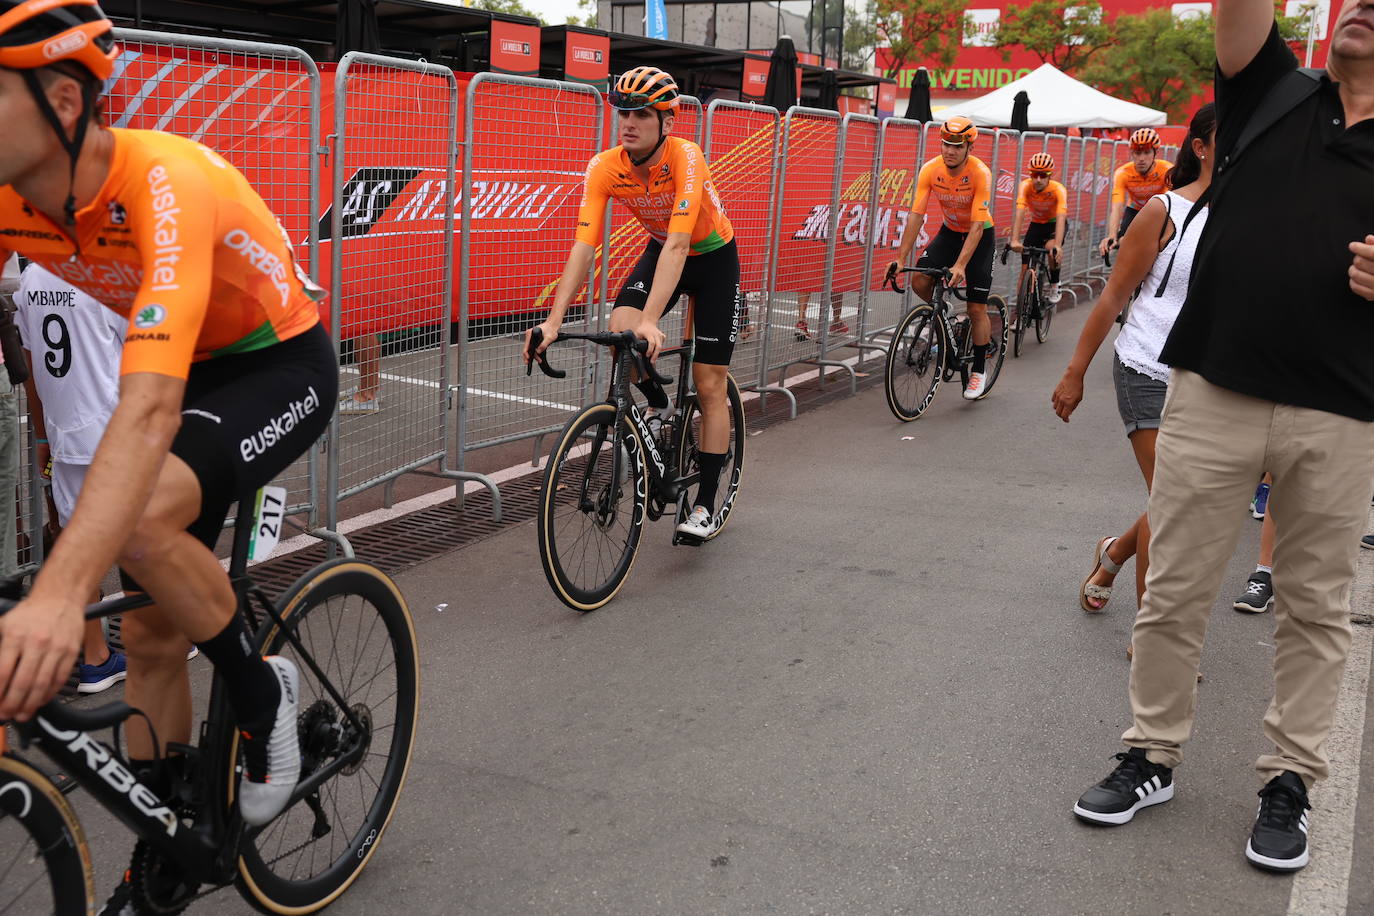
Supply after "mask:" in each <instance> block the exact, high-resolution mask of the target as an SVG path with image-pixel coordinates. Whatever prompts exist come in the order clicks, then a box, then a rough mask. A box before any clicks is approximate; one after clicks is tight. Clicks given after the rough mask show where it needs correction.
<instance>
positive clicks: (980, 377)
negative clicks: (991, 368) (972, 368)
mask: <svg viewBox="0 0 1374 916" xmlns="http://www.w3.org/2000/svg"><path fill="white" fill-rule="evenodd" d="M987 382H988V376H987V373H986V372H970V373H969V374H968V387H967V388H965V389H964V400H965V401H976V400H978V399H979V398H981V397H982V396H983V395H984V394H985V393H987V390H988V385H987Z"/></svg>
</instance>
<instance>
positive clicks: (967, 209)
mask: <svg viewBox="0 0 1374 916" xmlns="http://www.w3.org/2000/svg"><path fill="white" fill-rule="evenodd" d="M931 194H934V195H935V199H936V200H938V201H939V202H940V209H941V210H942V211H943V212H944V217H945V225H946V226H948V227H949V228H950V230H951V231H953V232H968V231H969V228H970V227H971V226H972V224H973V223H975V222H978V223H982V224H983V226H984V228H991V226H992V213H991V212H990V211H989V210H988V204H989V202H990V201H991V200H992V172H990V171H988V167H987V166H986V165H984V164H983V160H981V159H979V158H978V157H977V156H969V157H968V161H967V162H965V163H964V167H963V168H961V169H960V170H959V172H958V174H950V171H949V168H948V167H947V166H946V165H945V161H944V160H943V159H941V158H940V157H939V156H936V157H935V158H934V159H932V160H930V161H929V162H927V163H926V164H925V165H924V166H922V168H921V174H920V175H919V176H917V178H916V200H915V202H914V203H913V204H912V205H911V212H912V213H915V214H918V215H920V216H925V212H926V208H927V207H928V206H929V204H930V195H931Z"/></svg>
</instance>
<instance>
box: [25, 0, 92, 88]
mask: <svg viewBox="0 0 1374 916" xmlns="http://www.w3.org/2000/svg"><path fill="white" fill-rule="evenodd" d="M113 33H114V27H113V25H111V23H110V20H109V19H107V18H106V17H105V13H104V12H102V11H101V9H100V6H99V5H98V4H97V2H96V0H0V67H4V68H6V69H9V70H36V69H38V68H40V67H51V66H52V65H53V64H59V63H63V62H71V63H75V64H79V65H81V66H82V67H84V68H86V70H88V71H89V72H90V73H91V74H92V75H93V76H95V77H96V78H97V79H101V80H105V79H109V77H110V74H111V73H113V72H114V62H115V58H116V57H118V56H119V46H118V45H116V44H115V42H114V34H113Z"/></svg>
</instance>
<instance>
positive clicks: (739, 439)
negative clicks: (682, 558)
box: [677, 375, 744, 540]
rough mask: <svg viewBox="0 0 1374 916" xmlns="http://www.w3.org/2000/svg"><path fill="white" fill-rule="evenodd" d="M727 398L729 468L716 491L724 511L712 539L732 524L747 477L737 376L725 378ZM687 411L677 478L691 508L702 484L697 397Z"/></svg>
mask: <svg viewBox="0 0 1374 916" xmlns="http://www.w3.org/2000/svg"><path fill="white" fill-rule="evenodd" d="M725 397H726V399H727V400H728V401H729V410H730V441H729V443H728V444H727V445H726V447H725V452H726V455H725V466H724V467H723V468H722V469H721V472H720V483H718V484H717V488H716V494H717V497H718V498H719V499H720V508H719V509H717V510H716V531H715V534H712V535H711V538H714V537H716V535H718V534H720V532H721V529H723V528H724V527H725V523H726V522H727V521H729V520H730V512H731V511H732V510H733V509H734V508H735V496H736V495H737V494H738V493H739V482H740V478H741V477H742V476H743V474H744V398H742V397H740V393H739V386H738V385H736V384H735V379H734V376H731V375H726V376H725ZM686 408H687V409H686V422H684V423H683V425H682V430H681V432H680V433H679V436H678V448H677V476H678V479H679V480H681V481H682V485H683V486H684V487H686V488H687V490H688V496H687V505H688V506H691V505H692V495H693V493H694V492H695V488H696V487H698V486H700V484H701V467H700V463H699V462H698V460H697V453H698V451H699V449H698V444H699V443H700V442H701V404H700V403H699V402H698V400H697V396H696V395H695V394H693V395H692V396H691V397H690V398H688V401H687V405H686ZM707 540H710V538H708V539H707Z"/></svg>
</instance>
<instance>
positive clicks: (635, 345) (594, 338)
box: [525, 327, 673, 385]
mask: <svg viewBox="0 0 1374 916" xmlns="http://www.w3.org/2000/svg"><path fill="white" fill-rule="evenodd" d="M558 339H559V340H586V341H590V342H591V343H594V344H596V345H597V346H601V347H625V348H626V349H628V350H629V351H630V353H631V354H632V355H633V356H634V360H635V366H636V367H637V368H638V369H639V371H640V372H641V373H642V374H643V375H644V376H645V377H646V378H652V379H653V380H654V381H656V382H658V383H659V384H660V385H671V384H672V383H673V380H672V379H671V378H669V377H668V376H666V375H661V374H660V373H659V371H658V370H657V369H655V368H654V366H653V364H652V363H650V362H649V361H648V360H647V359H645V358H644V352H645V351H646V350H647V349H648V348H649V342H648V341H647V340H641V339H639V338H638V337H636V336H635V333H634V332H633V331H600V332H598V333H595V334H563V333H560V334H559V335H558ZM543 342H544V332H543V331H541V330H539V328H537V327H536V328H535V329H534V333H533V334H531V335H530V349H531V350H532V351H533V352H534V354H535V357H534V359H533V360H530V359H526V360H525V374H526V375H529V374H530V373H531V372H533V371H534V364H535V363H536V362H538V363H539V371H540V372H542V373H544V374H545V375H547V376H548V377H549V378H567V377H568V373H567V372H566V371H565V370H563V369H555V368H554V367H553V366H551V365H549V354H548V351H547V350H546V351H544V352H543V353H540V352H539V345H540V344H541V343H543Z"/></svg>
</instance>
